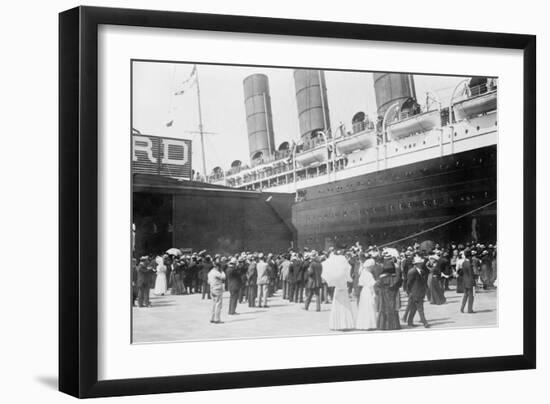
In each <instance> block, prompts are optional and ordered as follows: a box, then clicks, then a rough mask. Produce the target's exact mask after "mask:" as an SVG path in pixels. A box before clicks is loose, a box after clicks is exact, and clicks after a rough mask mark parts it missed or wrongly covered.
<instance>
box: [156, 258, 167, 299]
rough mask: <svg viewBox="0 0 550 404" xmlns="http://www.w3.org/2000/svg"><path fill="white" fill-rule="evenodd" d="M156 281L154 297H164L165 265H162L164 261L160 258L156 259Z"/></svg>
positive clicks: (165, 283) (165, 285) (165, 287)
mask: <svg viewBox="0 0 550 404" xmlns="http://www.w3.org/2000/svg"><path fill="white" fill-rule="evenodd" d="M156 262H157V279H156V280H155V290H154V292H153V293H154V294H155V295H161V296H164V294H165V293H166V290H167V286H168V285H167V281H166V265H164V260H163V259H162V257H157V259H156Z"/></svg>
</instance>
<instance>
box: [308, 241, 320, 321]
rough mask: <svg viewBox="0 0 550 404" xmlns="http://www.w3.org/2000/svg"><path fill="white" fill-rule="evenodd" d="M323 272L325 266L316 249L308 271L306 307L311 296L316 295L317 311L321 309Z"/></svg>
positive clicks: (312, 253) (312, 254)
mask: <svg viewBox="0 0 550 404" xmlns="http://www.w3.org/2000/svg"><path fill="white" fill-rule="evenodd" d="M322 272H323V266H322V265H321V262H320V261H319V257H318V255H317V252H316V251H312V252H311V264H310V265H309V267H308V269H307V271H306V305H305V309H306V310H307V309H308V308H309V304H310V303H311V298H312V297H313V295H315V305H316V311H321V299H320V291H321V287H322V286H323V279H322V278H321V273H322Z"/></svg>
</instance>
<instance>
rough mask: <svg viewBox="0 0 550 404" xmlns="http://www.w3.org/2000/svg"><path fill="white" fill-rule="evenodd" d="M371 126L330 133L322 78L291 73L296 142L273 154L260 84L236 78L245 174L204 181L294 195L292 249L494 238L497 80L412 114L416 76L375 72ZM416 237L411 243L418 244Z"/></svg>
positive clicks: (239, 170)
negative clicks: (243, 123)
mask: <svg viewBox="0 0 550 404" xmlns="http://www.w3.org/2000/svg"><path fill="white" fill-rule="evenodd" d="M373 79H374V92H375V97H376V104H377V117H376V118H375V119H370V118H369V117H368V116H367V115H366V114H365V113H364V112H357V113H356V114H355V115H354V116H353V117H352V119H351V125H350V127H349V129H348V128H346V126H345V125H344V124H340V125H338V126H337V127H333V126H331V123H330V119H329V107H328V102H327V87H326V81H325V75H324V72H323V71H320V70H295V71H294V83H295V89H296V101H297V107H298V111H297V112H298V119H299V127H300V138H299V139H298V140H296V141H295V142H284V143H282V144H280V145H279V146H278V147H276V145H275V141H274V134H273V121H272V112H271V100H270V93H269V80H268V77H267V76H266V75H263V74H253V75H251V76H248V77H247V78H245V80H244V82H243V85H244V101H245V110H246V120H247V129H248V139H249V149H250V150H249V151H250V164H246V165H245V164H243V163H242V162H241V161H234V162H233V163H232V164H231V167H230V168H229V169H228V170H224V169H222V168H221V167H217V168H215V169H214V170H213V173H212V174H211V175H210V176H208V178H207V182H209V183H212V184H217V185H224V186H229V187H232V188H236V189H241V190H254V191H262V192H269V193H270V194H272V193H277V192H281V193H293V194H294V195H295V202H294V204H293V206H292V225H293V226H294V227H295V230H296V232H295V234H297V240H296V241H297V243H298V247H304V246H307V247H310V248H318V249H323V248H328V247H330V246H346V245H350V244H353V243H355V242H356V241H359V242H361V243H363V244H367V245H368V244H378V245H380V244H383V243H397V244H399V242H401V241H407V242H409V241H410V239H411V238H414V239H416V240H418V241H420V240H425V239H433V240H441V241H451V240H452V241H455V242H457V243H458V242H463V241H466V240H468V241H475V240H483V241H491V242H494V241H495V239H496V197H497V192H496V190H497V180H496V172H497V147H496V144H497V134H498V120H497V79H496V78H489V77H470V78H465V79H464V80H463V81H462V82H460V83H459V84H458V85H457V86H456V88H454V91H453V92H452V95H451V97H450V100H449V102H448V104H447V105H442V104H441V103H440V102H439V101H438V100H437V99H435V97H430V96H428V97H426V102H425V103H424V105H420V103H419V101H418V99H417V96H416V90H415V83H414V76H413V75H410V74H401V73H373ZM416 235H418V236H416Z"/></svg>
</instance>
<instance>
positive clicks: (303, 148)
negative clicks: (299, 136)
mask: <svg viewBox="0 0 550 404" xmlns="http://www.w3.org/2000/svg"><path fill="white" fill-rule="evenodd" d="M326 144H327V142H326V140H325V139H324V137H316V138H315V139H312V140H309V141H307V142H304V143H303V144H302V145H300V146H298V148H297V149H296V153H305V152H307V151H310V150H313V149H316V148H317V147H319V146H322V145H326Z"/></svg>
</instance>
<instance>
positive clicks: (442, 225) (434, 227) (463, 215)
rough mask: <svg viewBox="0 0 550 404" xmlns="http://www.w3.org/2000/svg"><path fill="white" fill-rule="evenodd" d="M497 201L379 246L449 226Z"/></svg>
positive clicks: (385, 245)
mask: <svg viewBox="0 0 550 404" xmlns="http://www.w3.org/2000/svg"><path fill="white" fill-rule="evenodd" d="M496 202H497V200H496V199H495V200H494V201H491V202H489V203H486V204H485V205H482V206H480V207H479V208H476V209H473V210H471V211H469V212H466V213H463V214H462V215H459V216H457V217H455V218H452V219H451V220H447V221H446V222H443V223H440V224H438V225H437V226H433V227H430V228H429V229H426V230H422V231H419V232H417V233H414V234H411V235H409V236H407V237H403V238H400V239H398V240H394V241H391V242H389V243H384V244H382V245H381V246H379V248H383V247H387V246H389V245H392V244H397V243H400V242H401V241H405V240H408V239H410V238H413V237H417V236H420V235H421V234H424V233H428V232H430V231H433V230H436V229H439V228H440V227H444V226H447V225H448V224H450V223H452V222H456V221H457V220H460V219H462V218H463V217H466V216H469V215H471V214H472V213H474V212H477V211H478V210H483V209H485V208H486V207H488V206H491V205H492V204H494V203H496Z"/></svg>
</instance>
